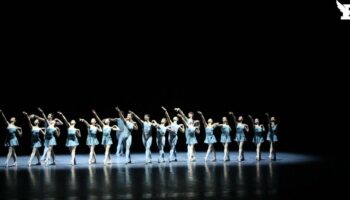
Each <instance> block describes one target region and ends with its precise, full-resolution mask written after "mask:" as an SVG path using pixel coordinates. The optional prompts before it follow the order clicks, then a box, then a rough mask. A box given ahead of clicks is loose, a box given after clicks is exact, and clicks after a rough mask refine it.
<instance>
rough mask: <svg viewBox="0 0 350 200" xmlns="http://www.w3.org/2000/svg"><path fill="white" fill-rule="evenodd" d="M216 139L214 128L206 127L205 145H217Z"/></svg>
mask: <svg viewBox="0 0 350 200" xmlns="http://www.w3.org/2000/svg"><path fill="white" fill-rule="evenodd" d="M216 142H217V141H216V138H215V135H214V127H206V128H205V140H204V143H206V144H214V143H216Z"/></svg>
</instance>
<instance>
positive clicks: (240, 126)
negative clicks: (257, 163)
mask: <svg viewBox="0 0 350 200" xmlns="http://www.w3.org/2000/svg"><path fill="white" fill-rule="evenodd" d="M229 114H230V115H231V116H232V118H233V122H234V124H235V127H236V138H235V141H236V142H237V144H238V158H237V160H238V161H243V160H244V152H243V144H244V142H245V141H246V140H247V139H246V137H245V134H244V131H246V132H249V127H248V125H247V124H244V123H243V117H242V116H239V117H238V121H237V120H236V116H235V115H234V114H233V112H229Z"/></svg>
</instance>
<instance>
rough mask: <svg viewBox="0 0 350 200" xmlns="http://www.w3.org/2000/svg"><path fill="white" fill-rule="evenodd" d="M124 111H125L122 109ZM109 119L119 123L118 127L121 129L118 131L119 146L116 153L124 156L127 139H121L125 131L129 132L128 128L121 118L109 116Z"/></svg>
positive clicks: (118, 155) (116, 135) (116, 136)
mask: <svg viewBox="0 0 350 200" xmlns="http://www.w3.org/2000/svg"><path fill="white" fill-rule="evenodd" d="M121 112H122V113H123V111H121ZM109 121H111V122H115V123H117V127H118V129H119V130H117V131H116V134H115V138H116V140H117V141H118V142H117V147H116V153H115V155H116V156H117V157H124V156H125V154H124V149H125V146H126V145H125V141H123V140H122V139H121V137H120V136H121V135H122V134H123V132H127V131H128V130H127V128H126V127H125V124H124V122H123V120H122V119H121V118H109Z"/></svg>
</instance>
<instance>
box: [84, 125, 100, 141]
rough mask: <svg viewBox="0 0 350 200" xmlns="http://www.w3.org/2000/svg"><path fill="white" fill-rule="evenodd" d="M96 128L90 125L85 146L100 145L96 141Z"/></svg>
mask: <svg viewBox="0 0 350 200" xmlns="http://www.w3.org/2000/svg"><path fill="white" fill-rule="evenodd" d="M97 129H98V128H97V127H96V126H92V125H90V127H89V130H88V136H87V138H86V145H88V146H92V145H98V144H100V143H99V141H98V140H97V135H96V134H97Z"/></svg>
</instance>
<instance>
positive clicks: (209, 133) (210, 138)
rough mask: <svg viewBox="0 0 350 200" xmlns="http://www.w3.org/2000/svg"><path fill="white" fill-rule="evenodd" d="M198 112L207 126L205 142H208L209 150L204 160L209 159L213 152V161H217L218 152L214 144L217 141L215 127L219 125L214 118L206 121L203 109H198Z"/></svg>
mask: <svg viewBox="0 0 350 200" xmlns="http://www.w3.org/2000/svg"><path fill="white" fill-rule="evenodd" d="M198 114H199V115H200V116H201V119H202V122H203V124H204V127H205V140H204V143H206V144H208V150H207V154H206V155H205V158H204V160H205V161H207V160H208V157H209V154H210V153H211V152H213V159H212V160H211V161H212V162H215V161H216V153H215V149H214V144H215V143H216V142H217V141H216V138H215V135H214V129H215V128H216V127H217V125H218V123H214V122H213V119H212V118H209V119H208V123H207V122H206V121H205V118H204V116H203V113H202V112H201V111H198Z"/></svg>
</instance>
